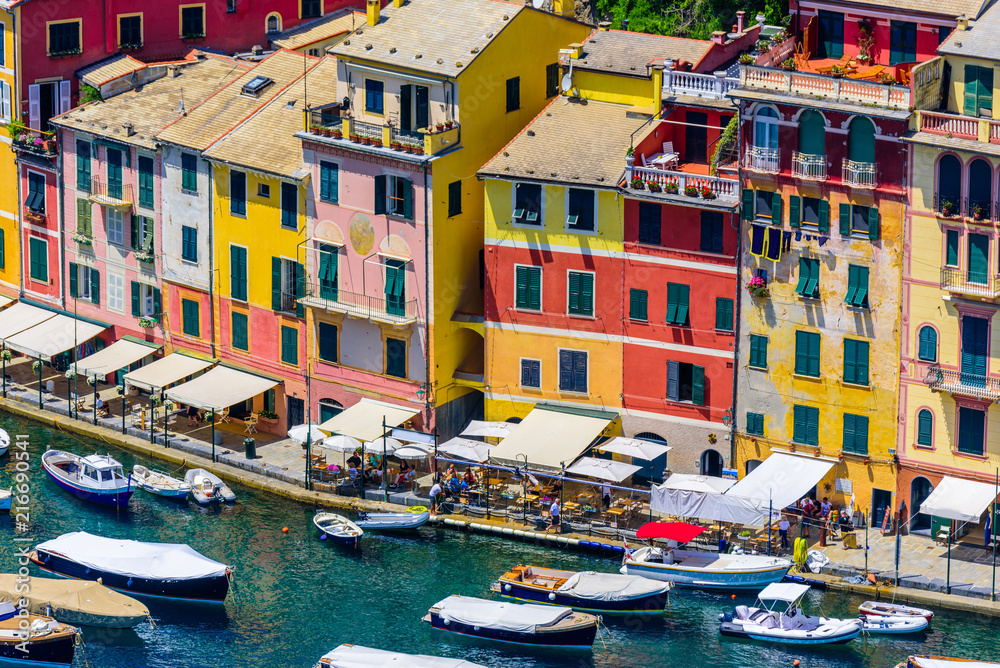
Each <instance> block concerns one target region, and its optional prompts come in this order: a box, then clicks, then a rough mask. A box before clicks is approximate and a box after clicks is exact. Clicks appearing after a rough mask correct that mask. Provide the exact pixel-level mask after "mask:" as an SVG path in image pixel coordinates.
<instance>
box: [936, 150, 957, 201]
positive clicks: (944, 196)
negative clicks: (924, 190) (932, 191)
mask: <svg viewBox="0 0 1000 668" xmlns="http://www.w3.org/2000/svg"><path fill="white" fill-rule="evenodd" d="M937 176H938V178H937V200H938V211H942V212H946V215H951V214H952V213H958V208H959V202H960V201H961V199H962V163H960V162H959V161H958V158H956V157H955V156H953V155H943V156H941V159H940V160H938V174H937Z"/></svg>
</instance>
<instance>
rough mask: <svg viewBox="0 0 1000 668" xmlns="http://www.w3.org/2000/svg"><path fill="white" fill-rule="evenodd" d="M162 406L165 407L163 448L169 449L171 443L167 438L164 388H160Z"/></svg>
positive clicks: (164, 411)
mask: <svg viewBox="0 0 1000 668" xmlns="http://www.w3.org/2000/svg"><path fill="white" fill-rule="evenodd" d="M160 405H161V406H163V447H165V448H168V447H170V441H169V440H168V438H167V437H168V434H167V402H166V399H165V398H164V396H163V388H160Z"/></svg>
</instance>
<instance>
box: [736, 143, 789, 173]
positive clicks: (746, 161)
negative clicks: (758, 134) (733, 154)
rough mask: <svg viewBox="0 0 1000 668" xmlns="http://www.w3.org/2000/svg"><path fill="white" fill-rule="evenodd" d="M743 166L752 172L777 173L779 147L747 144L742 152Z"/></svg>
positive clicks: (779, 160) (779, 155)
mask: <svg viewBox="0 0 1000 668" xmlns="http://www.w3.org/2000/svg"><path fill="white" fill-rule="evenodd" d="M743 167H744V168H745V169H749V170H750V171H752V172H761V173H763V174H777V173H778V172H780V171H781V149H780V148H766V147H764V146H747V150H746V151H745V152H744V154H743Z"/></svg>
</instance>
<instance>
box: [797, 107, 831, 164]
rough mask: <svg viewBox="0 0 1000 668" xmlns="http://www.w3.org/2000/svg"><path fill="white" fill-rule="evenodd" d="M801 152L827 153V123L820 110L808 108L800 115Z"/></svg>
mask: <svg viewBox="0 0 1000 668" xmlns="http://www.w3.org/2000/svg"><path fill="white" fill-rule="evenodd" d="M799 153H804V154H805V155H826V123H825V122H824V121H823V115H822V114H820V113H819V112H818V111H814V110H812V109H806V110H805V111H803V112H802V115H801V116H799Z"/></svg>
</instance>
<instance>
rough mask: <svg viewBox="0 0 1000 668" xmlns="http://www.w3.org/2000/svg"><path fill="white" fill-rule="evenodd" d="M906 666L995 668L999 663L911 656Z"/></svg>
mask: <svg viewBox="0 0 1000 668" xmlns="http://www.w3.org/2000/svg"><path fill="white" fill-rule="evenodd" d="M908 665H909V666H911V667H912V668H997V666H1000V663H991V662H989V661H966V660H964V659H951V658H948V657H945V656H911V657H910V659H909V662H908Z"/></svg>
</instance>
